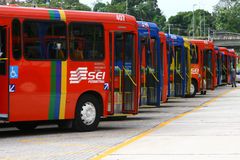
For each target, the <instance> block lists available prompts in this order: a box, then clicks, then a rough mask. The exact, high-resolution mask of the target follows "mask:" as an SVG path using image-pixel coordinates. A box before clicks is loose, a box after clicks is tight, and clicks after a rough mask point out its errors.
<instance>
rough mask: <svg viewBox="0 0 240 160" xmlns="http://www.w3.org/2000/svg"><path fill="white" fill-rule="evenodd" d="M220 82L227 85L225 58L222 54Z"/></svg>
mask: <svg viewBox="0 0 240 160" xmlns="http://www.w3.org/2000/svg"><path fill="white" fill-rule="evenodd" d="M222 82H223V83H227V56H226V55H225V54H222Z"/></svg>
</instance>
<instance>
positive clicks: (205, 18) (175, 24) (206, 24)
mask: <svg viewBox="0 0 240 160" xmlns="http://www.w3.org/2000/svg"><path fill="white" fill-rule="evenodd" d="M214 21H215V18H214V17H213V16H212V15H211V14H210V13H209V12H208V11H205V10H202V9H198V10H195V11H194V22H195V23H194V26H195V27H194V33H195V35H196V36H206V34H207V29H208V28H214V27H215V26H214ZM168 25H170V27H171V33H174V34H178V35H183V36H191V35H193V12H192V11H188V12H179V13H178V14H177V15H175V16H171V17H170V18H169V19H168ZM164 29H165V32H167V30H168V28H167V27H165V28H164Z"/></svg>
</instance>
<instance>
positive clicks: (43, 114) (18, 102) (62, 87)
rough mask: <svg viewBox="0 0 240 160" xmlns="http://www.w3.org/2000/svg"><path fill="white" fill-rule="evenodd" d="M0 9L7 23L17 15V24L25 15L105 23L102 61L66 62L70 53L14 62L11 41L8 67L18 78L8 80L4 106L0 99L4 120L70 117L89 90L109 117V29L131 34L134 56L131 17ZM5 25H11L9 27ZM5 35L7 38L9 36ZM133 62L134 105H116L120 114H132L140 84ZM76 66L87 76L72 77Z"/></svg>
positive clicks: (135, 26)
mask: <svg viewBox="0 0 240 160" xmlns="http://www.w3.org/2000/svg"><path fill="white" fill-rule="evenodd" d="M52 12H54V15H52V14H51V13H52ZM0 13H1V16H2V18H1V20H3V19H4V22H5V23H7V22H8V23H9V26H11V23H12V20H13V19H14V18H18V19H19V20H20V22H21V23H22V22H23V21H25V19H30V20H41V21H42V20H46V21H49V20H53V19H54V18H55V19H56V21H59V20H60V21H65V22H66V24H70V23H71V22H83V23H85V22H86V23H100V24H102V25H103V27H104V41H105V46H104V50H105V51H104V52H105V54H104V56H105V57H104V59H103V60H101V61H91V62H90V61H89V62H88V61H81V62H76V61H73V60H71V59H70V57H69V56H68V59H67V60H66V61H58V60H56V61H36V60H33V61H29V60H25V58H24V57H23V56H22V57H21V58H20V60H15V59H14V58H13V57H12V49H11V48H12V44H11V43H10V45H9V48H10V57H11V61H10V64H9V67H10V68H11V66H12V67H15V68H17V70H18V78H16V79H10V80H9V84H14V86H15V90H14V92H12V93H10V98H9V99H10V100H9V102H10V103H9V105H8V101H1V102H0V114H9V115H10V117H9V120H8V121H9V122H17V121H41V120H58V119H73V118H74V117H75V109H76V104H77V100H78V99H79V97H80V96H81V95H82V94H84V93H86V92H88V93H90V92H91V93H96V94H98V95H99V96H100V97H101V99H102V101H103V116H104V117H106V116H108V115H109V113H108V110H109V94H110V88H109V86H111V84H110V83H111V82H110V74H109V73H110V68H109V64H110V59H109V56H110V52H109V43H108V42H109V33H110V31H111V32H112V31H113V32H116V33H117V32H122V33H132V34H133V35H134V44H135V46H134V48H135V49H134V55H135V58H136V57H137V43H136V42H137V40H138V36H137V23H136V20H135V18H134V17H132V16H128V15H124V14H115V13H92V12H79V11H63V10H55V9H43V8H24V7H6V6H1V7H0ZM52 16H53V17H52ZM58 16H59V17H58ZM9 28H10V29H11V27H9ZM9 35H10V34H9ZM7 37H8V36H7ZM9 37H10V41H11V36H9ZM23 54H24V53H23ZM134 61H135V60H134ZM137 65H138V60H137V59H136V62H135V71H134V72H135V73H136V74H135V77H132V78H133V80H134V81H136V87H135V88H134V90H133V92H134V97H133V98H134V99H133V101H134V103H132V104H133V106H132V108H130V109H129V110H126V108H125V106H124V105H123V108H121V109H122V113H128V114H136V113H137V112H138V101H139V98H138V97H139V88H138V86H139V84H138V81H137V79H138V76H139V74H138V67H137ZM81 70H84V71H87V74H86V77H84V78H83V79H81V78H82V77H81V78H80V79H81V80H79V79H78V80H76V76H77V75H76V73H79V71H81ZM7 71H8V67H7ZM74 74H75V75H74ZM126 75H127V74H126ZM125 77H128V76H125ZM72 78H73V79H74V78H75V81H74V80H73V81H72ZM78 78H79V77H78ZM0 81H1V82H3V81H5V82H4V83H7V80H2V77H1V76H0ZM1 84H3V83H1ZM51 86H54V87H53V88H55V87H56V88H55V89H56V90H55V89H54V90H52V87H51ZM0 89H1V90H2V91H4V93H6V94H4V96H2V95H1V96H0V99H8V98H7V96H8V90H9V86H8V84H6V85H5V84H4V85H0ZM123 102H124V101H123ZM8 110H9V113H8Z"/></svg>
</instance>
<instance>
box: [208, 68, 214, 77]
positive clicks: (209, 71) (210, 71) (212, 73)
mask: <svg viewBox="0 0 240 160" xmlns="http://www.w3.org/2000/svg"><path fill="white" fill-rule="evenodd" d="M207 71H208V72H209V73H210V74H211V76H213V73H212V72H211V70H210V69H209V68H208V67H207Z"/></svg>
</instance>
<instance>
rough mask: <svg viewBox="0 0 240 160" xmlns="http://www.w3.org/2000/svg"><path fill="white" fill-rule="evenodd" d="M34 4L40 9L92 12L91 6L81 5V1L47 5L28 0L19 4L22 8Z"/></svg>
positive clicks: (43, 0) (53, 1)
mask: <svg viewBox="0 0 240 160" xmlns="http://www.w3.org/2000/svg"><path fill="white" fill-rule="evenodd" d="M33 2H34V4H36V5H37V6H38V7H50V8H64V9H70V10H71V9H73V10H84V11H91V8H90V7H89V6H87V5H84V4H82V3H79V0H50V4H49V5H47V4H46V2H47V1H46V0H26V2H19V3H18V4H19V5H20V6H25V7H31V6H32V4H33Z"/></svg>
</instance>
